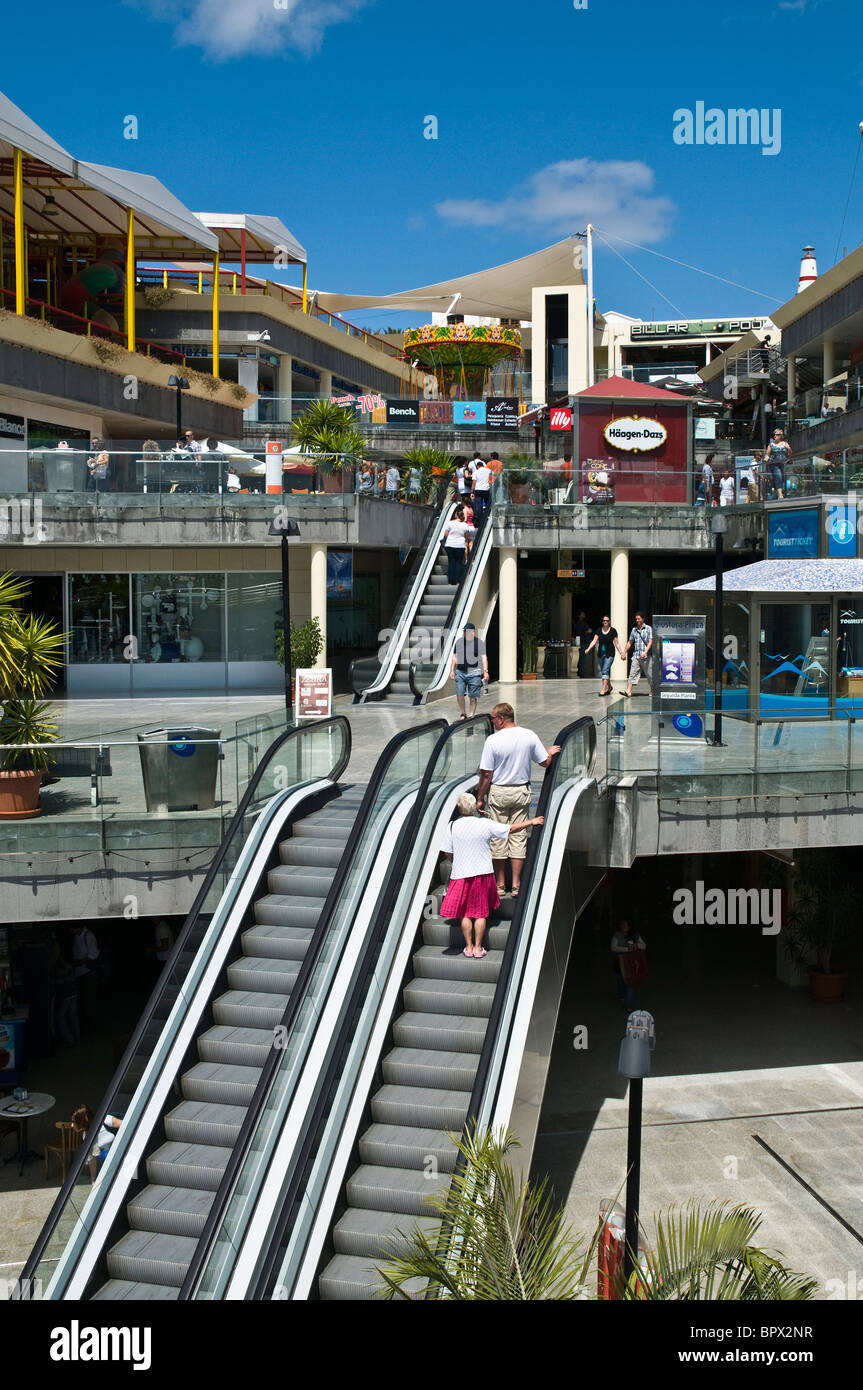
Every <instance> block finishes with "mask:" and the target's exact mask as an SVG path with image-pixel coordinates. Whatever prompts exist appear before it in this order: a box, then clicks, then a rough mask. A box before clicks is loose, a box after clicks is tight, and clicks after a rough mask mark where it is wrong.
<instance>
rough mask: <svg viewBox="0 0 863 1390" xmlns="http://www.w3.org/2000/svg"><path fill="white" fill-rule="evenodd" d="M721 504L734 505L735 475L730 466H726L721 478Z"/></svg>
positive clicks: (723, 505) (721, 505)
mask: <svg viewBox="0 0 863 1390" xmlns="http://www.w3.org/2000/svg"><path fill="white" fill-rule="evenodd" d="M719 505H720V507H731V506H733V505H734V477H733V475H732V473H731V469H730V468H726V470H725V472H724V473H723V475H722V477H721V478H720V479H719Z"/></svg>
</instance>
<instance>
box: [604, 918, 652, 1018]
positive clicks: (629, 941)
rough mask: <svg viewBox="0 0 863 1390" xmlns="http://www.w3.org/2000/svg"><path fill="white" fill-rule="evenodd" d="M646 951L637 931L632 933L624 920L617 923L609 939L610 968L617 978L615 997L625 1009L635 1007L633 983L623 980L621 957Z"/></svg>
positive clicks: (642, 939)
mask: <svg viewBox="0 0 863 1390" xmlns="http://www.w3.org/2000/svg"><path fill="white" fill-rule="evenodd" d="M646 949H647V947H646V945H645V942H644V938H643V937H641V936H639V935H638V932H637V931H633V929H632V927H631V926H630V924H629V922H627V921H626V918H624V919H623V920H622V921H621V922H619V923H618V926H617V931H616V932H615V933H614V935H613V936H612V938H611V968H612V970H613V971H614V973H615V974H616V976H617V997H618V999H619V1000H620V1002H621V1004H622V1005H623V1006H624V1008H625V1009H632V1008H634V1006H635V983H634V982H631V981H630V980H627V979H626V978H625V976H624V973H623V969H622V968H621V963H620V962H621V957H622V956H629V955H631V954H632V952H633V951H645V950H646Z"/></svg>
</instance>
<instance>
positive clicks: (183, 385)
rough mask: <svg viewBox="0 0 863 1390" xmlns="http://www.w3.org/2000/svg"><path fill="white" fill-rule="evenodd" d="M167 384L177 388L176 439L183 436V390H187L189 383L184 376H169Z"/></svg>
mask: <svg viewBox="0 0 863 1390" xmlns="http://www.w3.org/2000/svg"><path fill="white" fill-rule="evenodd" d="M168 385H169V386H176V388H177V439H178V440H180V439H182V438H183V394H182V393H183V392H184V391H188V389H189V383H188V381H187V380H186V378H185V377H184V376H169V377H168Z"/></svg>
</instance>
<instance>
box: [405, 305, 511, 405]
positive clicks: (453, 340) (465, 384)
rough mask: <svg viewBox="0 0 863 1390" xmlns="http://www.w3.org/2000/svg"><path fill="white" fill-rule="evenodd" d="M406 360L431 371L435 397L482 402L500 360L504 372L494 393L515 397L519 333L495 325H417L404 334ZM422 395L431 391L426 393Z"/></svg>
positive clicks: (490, 392) (489, 390) (488, 393)
mask: <svg viewBox="0 0 863 1390" xmlns="http://www.w3.org/2000/svg"><path fill="white" fill-rule="evenodd" d="M404 354H405V358H406V360H408V361H410V362H413V363H416V364H417V365H418V366H420V367H423V368H425V370H426V372H427V373H431V374H432V377H431V378H430V379H429V384H431V379H432V378H433V380H434V382H435V383H436V387H437V392H436V394H437V396H438V397H439V398H441V399H451V400H470V401H478V400H482V399H483V397H484V396H487V395H491V394H492V389H491V388H492V382H491V374H492V371H493V370H494V368H495V367H497V366H498V365H499V364H500V363H501V362H505V363H510V364H512V365H511V366H509V367H508V368H506V369H505V371H504V379H503V383H502V386H501V383H500V382H498V385H499V386H500V388H501V389H500V391H499V394H500V395H503V396H518V398H519V400H521V399H522V390H521V362H522V354H521V334H520V332H519V331H518V329H517V328H504V327H502V326H501V325H500V324H490V325H484V324H480V325H478V326H476V327H471V326H469V325H468V324H466V323H447V324H433V323H426V324H423V325H422V327H421V328H411V329H409V330H408V332H406V333H405V335H404ZM426 394H427V395H429V394H431V393H430V392H428V391H427V392H426Z"/></svg>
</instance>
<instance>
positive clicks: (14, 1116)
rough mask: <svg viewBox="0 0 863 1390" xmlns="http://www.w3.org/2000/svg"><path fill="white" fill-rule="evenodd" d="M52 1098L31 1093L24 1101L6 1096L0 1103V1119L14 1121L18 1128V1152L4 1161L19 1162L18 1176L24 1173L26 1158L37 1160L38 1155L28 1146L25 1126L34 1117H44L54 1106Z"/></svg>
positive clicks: (44, 1093)
mask: <svg viewBox="0 0 863 1390" xmlns="http://www.w3.org/2000/svg"><path fill="white" fill-rule="evenodd" d="M56 1103H57V1102H56V1100H55V1099H54V1097H53V1096H49V1095H48V1093H47V1092H46V1091H31V1092H30V1094H29V1095H28V1097H27V1099H26V1100H16V1099H15V1097H14V1096H8V1097H7V1098H6V1100H4V1101H3V1102H2V1103H0V1119H2V1120H14V1122H15V1124H17V1126H18V1132H19V1136H20V1140H19V1145H18V1152H17V1154H15V1155H14V1156H13V1158H11V1159H6V1160H5V1161H6V1162H7V1163H13V1162H14V1161H15V1159H18V1160H19V1161H20V1165H21V1166H20V1167H19V1169H18V1176H19V1177H20V1176H21V1174H22V1173H23V1172H24V1164H25V1163H26V1162H27V1160H28V1158H38V1157H39V1154H37V1153H34V1151H33V1150H32V1149H31V1148H30V1146H29V1138H28V1134H27V1124H28V1121H29V1120H32V1119H33V1117H34V1116H35V1115H44V1114H45V1113H46V1111H48V1110H51V1109H53V1107H54V1106H55V1105H56Z"/></svg>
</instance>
